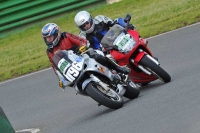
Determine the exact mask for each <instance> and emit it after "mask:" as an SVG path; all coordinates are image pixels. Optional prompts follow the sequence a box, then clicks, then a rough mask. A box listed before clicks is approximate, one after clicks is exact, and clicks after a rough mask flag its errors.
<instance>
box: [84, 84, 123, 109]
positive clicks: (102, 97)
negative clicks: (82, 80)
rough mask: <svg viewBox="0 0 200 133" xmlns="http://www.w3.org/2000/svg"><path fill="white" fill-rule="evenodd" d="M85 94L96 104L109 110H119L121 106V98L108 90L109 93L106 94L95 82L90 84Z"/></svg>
mask: <svg viewBox="0 0 200 133" xmlns="http://www.w3.org/2000/svg"><path fill="white" fill-rule="evenodd" d="M85 91H86V93H87V94H88V95H89V96H90V97H91V98H92V99H94V100H95V101H96V102H98V103H99V104H100V105H104V106H106V107H108V108H111V109H119V108H121V107H122V106H123V100H122V98H121V97H120V96H119V95H118V94H117V92H115V91H114V90H112V89H110V91H109V92H106V91H105V90H104V89H103V88H102V87H101V86H100V85H98V84H96V83H95V82H90V83H89V84H88V85H87V86H86V88H85Z"/></svg>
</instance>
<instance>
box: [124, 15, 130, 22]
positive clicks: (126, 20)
mask: <svg viewBox="0 0 200 133" xmlns="http://www.w3.org/2000/svg"><path fill="white" fill-rule="evenodd" d="M130 20H131V15H130V14H127V15H126V17H125V18H124V22H126V23H127V22H130Z"/></svg>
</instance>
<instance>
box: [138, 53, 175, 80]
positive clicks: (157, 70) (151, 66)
mask: <svg viewBox="0 0 200 133" xmlns="http://www.w3.org/2000/svg"><path fill="white" fill-rule="evenodd" d="M139 64H141V65H142V66H143V67H145V68H146V69H148V70H150V71H151V72H152V73H154V74H155V75H156V76H157V77H158V78H159V79H160V80H162V81H163V82H165V83H167V82H170V81H171V77H170V75H169V74H168V73H167V72H166V71H165V70H164V69H162V68H161V67H160V66H159V65H157V64H156V63H154V62H153V61H152V60H150V59H149V58H148V57H147V56H146V55H144V56H143V57H142V59H141V61H140V62H139Z"/></svg>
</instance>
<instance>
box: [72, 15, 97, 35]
mask: <svg viewBox="0 0 200 133" xmlns="http://www.w3.org/2000/svg"><path fill="white" fill-rule="evenodd" d="M74 22H75V24H76V26H77V27H78V28H79V29H80V30H81V31H83V32H85V33H92V32H93V31H94V25H95V24H94V22H93V18H92V16H91V15H90V14H89V13H88V12H87V11H80V12H78V13H77V14H76V16H75V18H74ZM86 24H90V28H89V29H85V28H84V27H85V25H86Z"/></svg>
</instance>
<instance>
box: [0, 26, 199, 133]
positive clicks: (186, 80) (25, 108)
mask: <svg viewBox="0 0 200 133" xmlns="http://www.w3.org/2000/svg"><path fill="white" fill-rule="evenodd" d="M199 40H200V23H197V24H194V25H192V26H188V27H185V28H181V29H178V30H175V31H173V32H168V33H166V34H162V35H159V36H155V37H152V38H149V47H150V49H151V50H152V52H153V54H154V55H155V56H156V57H158V59H159V61H160V63H161V66H162V67H163V68H164V69H165V70H166V71H167V72H168V73H169V74H170V75H171V77H172V81H171V82H170V83H167V84H164V83H162V82H161V81H159V80H157V81H155V82H152V83H151V84H149V85H148V86H146V87H143V88H142V89H141V93H140V96H139V97H138V98H137V99H135V100H128V99H124V101H125V103H124V106H123V107H122V108H120V109H118V110H112V109H108V108H106V107H104V106H100V107H99V106H97V103H96V102H95V101H93V100H92V99H91V98H89V97H84V96H81V95H77V96H76V95H75V91H74V90H73V89H72V88H67V89H66V91H65V92H63V91H62V90H61V89H60V88H59V87H58V82H57V78H56V76H55V75H54V73H53V71H52V70H51V69H46V70H43V71H40V72H37V73H33V74H29V75H26V76H23V77H20V78H16V79H14V80H8V81H6V82H2V83H0V106H1V107H2V108H3V110H4V112H5V114H6V115H7V117H8V119H9V121H10V122H11V124H12V125H13V127H14V129H15V130H16V131H19V130H23V129H39V130H40V131H39V133H122V132H123V133H197V132H199V131H200V112H199V110H200V88H199V85H200V80H199V77H200V71H199V68H200V52H199V51H200V45H199V44H200V41H199ZM35 131H36V130H35Z"/></svg>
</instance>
